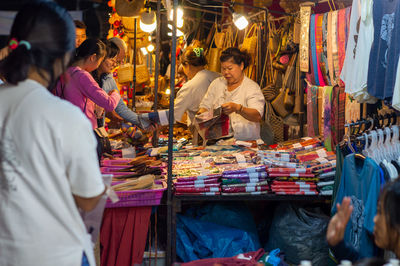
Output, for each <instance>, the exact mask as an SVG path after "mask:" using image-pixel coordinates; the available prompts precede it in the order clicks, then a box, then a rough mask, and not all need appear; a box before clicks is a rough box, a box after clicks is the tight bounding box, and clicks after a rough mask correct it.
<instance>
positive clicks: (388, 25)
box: [368, 0, 400, 99]
mask: <svg viewBox="0 0 400 266" xmlns="http://www.w3.org/2000/svg"><path fill="white" fill-rule="evenodd" d="M398 4H399V1H393V0H380V1H374V4H373V5H374V6H373V19H374V41H373V43H372V47H371V52H370V57H369V66H368V93H369V94H371V95H372V96H375V97H377V98H379V99H385V98H388V97H390V98H391V97H392V96H393V88H394V82H395V80H396V70H397V69H396V67H397V60H398V52H397V55H395V53H396V50H398V49H395V48H396V47H397V46H399V45H400V43H394V40H393V38H392V37H393V35H394V36H395V37H397V38H399V36H398V35H399V33H397V32H399V31H400V28H399V26H400V25H397V26H396V25H395V20H399V18H396V14H395V13H396V10H397V9H398V8H397V6H398ZM396 27H397V29H396ZM394 29H395V30H394ZM397 41H398V40H397ZM392 44H393V45H394V46H393V47H391V45H392ZM391 57H393V58H391ZM393 60H394V62H393ZM386 73H388V74H389V75H390V76H388V77H386ZM385 83H386V85H385Z"/></svg>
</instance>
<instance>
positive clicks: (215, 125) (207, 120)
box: [194, 107, 229, 140]
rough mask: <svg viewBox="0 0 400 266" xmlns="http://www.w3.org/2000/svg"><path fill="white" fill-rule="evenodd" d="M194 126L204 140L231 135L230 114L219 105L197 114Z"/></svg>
mask: <svg viewBox="0 0 400 266" xmlns="http://www.w3.org/2000/svg"><path fill="white" fill-rule="evenodd" d="M194 126H195V127H196V129H197V131H198V133H199V135H200V136H201V137H202V138H203V140H209V139H219V138H222V137H226V136H228V135H229V116H227V115H225V114H224V113H222V108H221V107H218V108H217V109H215V110H212V111H208V112H204V113H202V114H200V115H197V116H195V119H194Z"/></svg>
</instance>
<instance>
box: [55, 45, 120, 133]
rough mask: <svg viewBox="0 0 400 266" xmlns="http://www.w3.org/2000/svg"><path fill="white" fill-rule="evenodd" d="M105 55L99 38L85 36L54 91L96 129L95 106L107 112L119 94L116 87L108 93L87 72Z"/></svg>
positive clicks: (114, 103)
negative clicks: (86, 118)
mask: <svg viewBox="0 0 400 266" xmlns="http://www.w3.org/2000/svg"><path fill="white" fill-rule="evenodd" d="M105 56H106V46H105V44H104V43H103V42H102V41H100V40H98V39H87V40H86V41H84V42H83V43H82V44H81V45H80V46H79V47H78V48H77V49H76V52H75V57H74V59H73V61H72V66H71V67H70V68H68V70H67V72H66V75H65V76H64V77H63V78H61V79H60V81H59V82H58V83H57V86H56V90H55V94H56V95H58V96H60V97H61V98H63V99H65V100H67V101H69V102H71V103H73V104H74V105H76V106H78V107H79V108H80V109H81V110H82V112H84V113H85V115H86V116H87V117H88V118H89V120H90V122H91V123H92V127H93V129H96V128H97V118H100V117H101V116H100V115H101V114H100V115H96V113H95V109H96V108H95V107H96V105H98V106H100V107H102V108H104V109H105V110H106V111H113V110H114V109H115V107H117V105H118V102H119V100H120V98H121V97H120V95H119V92H118V91H117V90H112V91H110V92H109V94H107V93H106V92H104V91H103V90H102V89H101V88H100V87H99V84H98V83H97V82H96V81H95V80H94V78H93V77H92V75H91V74H90V72H92V71H94V70H96V69H97V68H98V67H99V65H100V63H101V62H102V61H103V59H104V57H105Z"/></svg>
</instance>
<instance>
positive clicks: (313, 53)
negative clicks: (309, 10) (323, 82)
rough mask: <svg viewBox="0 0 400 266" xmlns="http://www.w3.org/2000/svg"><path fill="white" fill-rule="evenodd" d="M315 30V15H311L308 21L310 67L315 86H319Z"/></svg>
mask: <svg viewBox="0 0 400 266" xmlns="http://www.w3.org/2000/svg"><path fill="white" fill-rule="evenodd" d="M315 28H316V15H311V20H310V46H311V58H312V67H313V69H314V71H313V75H314V79H315V85H319V84H320V81H319V77H318V69H319V67H318V59H317V43H316V38H315V30H316V29H315Z"/></svg>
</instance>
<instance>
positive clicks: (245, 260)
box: [181, 249, 265, 266]
mask: <svg viewBox="0 0 400 266" xmlns="http://www.w3.org/2000/svg"><path fill="white" fill-rule="evenodd" d="M264 253H265V251H264V250H263V249H259V250H257V251H252V252H247V253H244V254H243V255H242V256H239V255H237V256H235V257H231V258H212V259H202V260H195V261H191V262H187V263H182V264H181V265H182V266H214V265H224V266H239V265H240V266H247V265H249V266H250V265H252V266H254V265H256V264H257V261H258V260H259V259H260V258H261V257H262V256H263V255H264Z"/></svg>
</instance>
